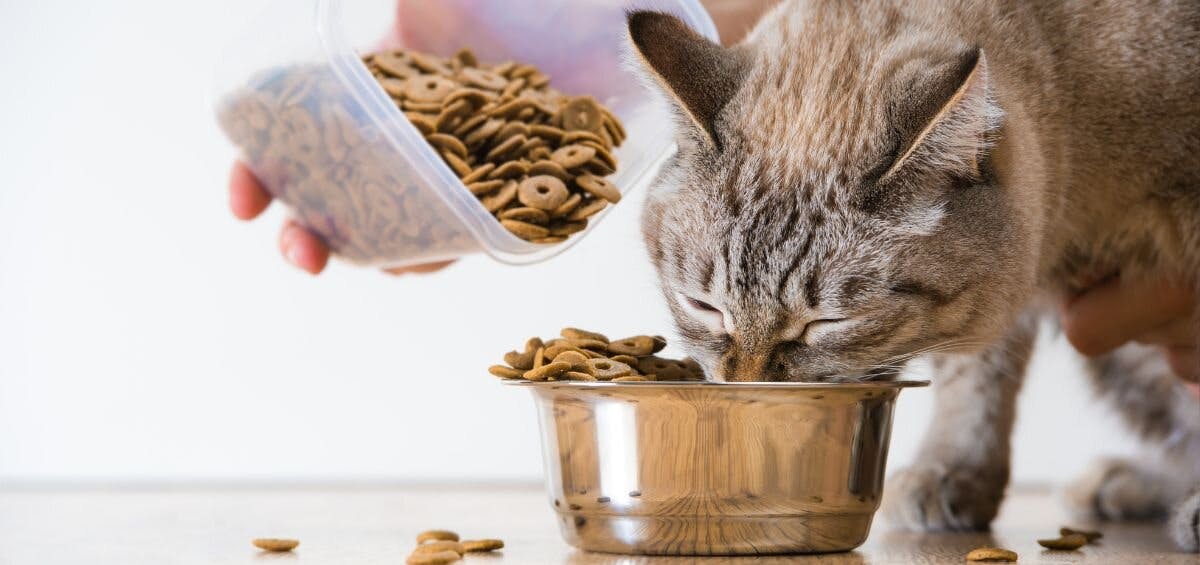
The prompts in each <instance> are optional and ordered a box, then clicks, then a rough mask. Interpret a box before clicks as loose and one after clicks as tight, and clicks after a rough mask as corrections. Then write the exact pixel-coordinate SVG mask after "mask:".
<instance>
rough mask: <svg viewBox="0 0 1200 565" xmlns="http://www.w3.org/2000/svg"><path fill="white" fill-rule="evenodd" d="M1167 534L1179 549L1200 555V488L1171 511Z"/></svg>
mask: <svg viewBox="0 0 1200 565" xmlns="http://www.w3.org/2000/svg"><path fill="white" fill-rule="evenodd" d="M1167 533H1169V534H1170V535H1171V539H1173V540H1175V544H1176V545H1178V546H1179V549H1182V550H1184V551H1190V552H1192V553H1200V487H1197V488H1196V489H1195V490H1193V491H1192V492H1191V494H1189V495H1187V497H1186V498H1184V499H1183V502H1181V503H1179V505H1177V506H1176V507H1175V508H1174V509H1173V510H1171V517H1170V519H1169V521H1168V522H1167Z"/></svg>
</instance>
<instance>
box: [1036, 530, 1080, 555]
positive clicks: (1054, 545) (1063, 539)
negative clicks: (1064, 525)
mask: <svg viewBox="0 0 1200 565" xmlns="http://www.w3.org/2000/svg"><path fill="white" fill-rule="evenodd" d="M1037 542H1038V545H1040V546H1042V547H1044V548H1046V549H1058V550H1064V551H1073V550H1076V549H1079V548H1081V547H1083V546H1085V545H1087V542H1088V539H1087V537H1086V536H1084V535H1083V534H1066V535H1063V536H1060V537H1058V538H1055V539H1040V540H1037Z"/></svg>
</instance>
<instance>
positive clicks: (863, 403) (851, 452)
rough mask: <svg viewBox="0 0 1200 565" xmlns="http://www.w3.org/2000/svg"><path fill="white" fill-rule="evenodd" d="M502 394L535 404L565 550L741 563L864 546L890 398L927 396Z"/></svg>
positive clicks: (536, 388)
mask: <svg viewBox="0 0 1200 565" xmlns="http://www.w3.org/2000/svg"><path fill="white" fill-rule="evenodd" d="M512 384H514V385H515V386H523V387H527V388H529V389H530V390H531V391H532V392H533V394H534V398H535V402H536V404H537V408H538V417H539V420H540V422H541V430H542V453H543V456H544V459H545V465H546V480H547V488H548V490H549V494H550V497H551V499H552V502H553V505H554V509H555V511H556V512H557V513H558V518H559V524H560V526H561V529H562V533H563V537H564V538H566V540H567V542H568V543H570V544H571V545H574V546H576V547H578V548H580V549H585V550H590V551H604V552H611V553H633V554H648V555H741V554H767V553H818V552H831V551H847V550H850V549H853V548H855V547H857V546H858V545H859V544H861V543H862V542H863V540H865V539H866V537H867V533H868V531H869V530H870V527H871V518H872V516H873V515H874V513H875V510H876V509H878V508H879V499H880V495H881V494H882V492H883V475H884V468H885V465H886V461H887V450H888V439H889V437H890V434H891V427H892V409H893V407H894V406H895V402H896V397H897V395H899V393H900V389H902V388H906V387H919V386H926V385H928V384H929V383H928V382H927V381H892V382H878V383H854V384H820V383H694V382H693V383H654V382H650V383H579V382H541V383H530V382H513V383H512Z"/></svg>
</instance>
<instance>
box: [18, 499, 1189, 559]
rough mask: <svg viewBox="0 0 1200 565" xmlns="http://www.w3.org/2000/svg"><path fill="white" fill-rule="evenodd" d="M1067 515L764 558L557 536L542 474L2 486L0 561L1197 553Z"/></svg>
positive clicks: (1013, 513)
mask: <svg viewBox="0 0 1200 565" xmlns="http://www.w3.org/2000/svg"><path fill="white" fill-rule="evenodd" d="M1063 522H1064V520H1063V518H1062V515H1061V512H1060V510H1059V506H1058V504H1057V503H1056V502H1055V501H1054V500H1053V498H1052V497H1050V496H1048V495H1047V494H1045V493H1041V492H1032V491H1025V492H1016V493H1015V494H1013V495H1012V496H1010V498H1009V500H1008V502H1007V503H1006V504H1005V507H1004V509H1003V511H1002V513H1001V516H1000V518H999V519H998V522H997V523H996V526H995V528H994V532H993V533H992V534H936V535H917V534H911V533H903V532H895V531H889V530H888V529H887V528H886V526H885V525H882V524H880V525H877V526H876V527H875V528H874V530H873V531H872V533H871V537H870V539H869V540H868V541H867V543H866V544H865V545H863V546H862V547H860V548H859V549H858V550H856V551H854V552H851V553H843V554H836V555H824V556H788V557H760V558H752V557H751V558H710V559H699V558H646V557H631V556H619V555H605V554H592V553H585V552H580V551H577V550H574V549H572V548H571V547H569V546H567V545H566V544H565V543H563V541H562V540H561V539H560V538H559V535H558V531H557V530H556V525H555V521H554V518H553V515H552V514H551V511H550V507H549V505H548V504H547V502H546V499H545V496H544V495H543V494H542V491H541V489H540V488H536V487H532V486H531V487H512V486H509V487H495V488H485V487H406V488H358V489H356V488H336V489H332V488H324V489H300V488H297V489H275V490H270V489H268V490H263V489H121V490H107V491H106V490H88V489H78V490H49V489H11V488H10V489H7V490H0V564H3V565H55V564H60V563H61V564H68V563H69V564H73V565H74V564H89V565H101V564H110V563H111V564H123V565H124V564H138V563H151V564H184V565H187V564H255V565H264V564H278V565H284V564H296V565H300V564H321V565H325V564H331V565H336V564H354V565H372V564H388V565H396V564H400V563H403V562H404V558H405V556H406V555H407V554H408V552H409V551H410V550H411V549H412V547H413V545H414V544H413V536H414V535H415V534H416V533H417V532H418V531H420V530H423V529H428V528H449V529H453V530H456V531H458V532H460V533H461V534H463V535H464V536H466V537H498V538H502V539H503V540H504V541H505V542H506V543H507V544H508V546H507V547H506V548H505V549H504V551H503V552H502V553H500V554H497V555H495V556H471V557H468V558H467V559H466V560H465V561H463V562H462V563H466V564H470V563H476V564H481V565H482V564H489V565H490V564H495V565H500V564H510V563H520V564H530V565H541V564H559V563H567V564H610V563H611V564H621V565H634V564H638V565H642V564H656V563H671V564H681V563H693V562H702V563H712V564H718V563H719V564H733V563H755V564H770V563H784V562H787V563H797V562H798V563H807V562H821V563H856V564H857V563H963V562H964V561H963V556H964V555H965V554H966V553H967V551H969V550H970V549H972V548H974V547H977V546H980V545H985V544H988V545H999V546H1003V547H1007V548H1009V549H1012V550H1014V551H1016V552H1017V553H1019V554H1020V556H1021V558H1020V562H1021V563H1089V564H1090V563H1121V564H1142V563H1188V564H1191V565H1196V564H1197V563H1200V557H1197V556H1195V555H1184V554H1179V553H1175V552H1174V550H1173V548H1172V546H1171V544H1170V542H1169V541H1168V540H1167V538H1166V537H1165V535H1164V534H1163V532H1162V529H1161V528H1160V527H1159V526H1158V525H1155V524H1124V525H1105V526H1103V527H1102V529H1103V531H1104V533H1105V537H1104V540H1103V543H1101V544H1099V545H1093V546H1087V547H1085V548H1084V549H1083V550H1081V551H1078V552H1048V551H1043V550H1042V549H1041V548H1040V547H1038V546H1037V545H1036V543H1035V541H1034V540H1035V539H1037V538H1038V537H1051V536H1054V535H1056V533H1057V529H1058V527H1059V526H1060V525H1062V524H1063ZM255 537H294V538H298V539H300V540H301V545H300V547H299V548H298V549H297V550H296V552H295V553H293V554H265V553H260V552H259V551H258V550H256V549H255V548H253V547H252V546H251V545H250V539H251V538H255Z"/></svg>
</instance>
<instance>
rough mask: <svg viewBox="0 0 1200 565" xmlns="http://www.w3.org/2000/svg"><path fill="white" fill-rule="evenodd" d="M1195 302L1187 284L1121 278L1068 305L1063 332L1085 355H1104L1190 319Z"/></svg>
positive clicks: (1065, 311)
mask: <svg viewBox="0 0 1200 565" xmlns="http://www.w3.org/2000/svg"><path fill="white" fill-rule="evenodd" d="M1193 300H1194V298H1193V293H1192V290H1191V289H1190V288H1189V287H1187V286H1186V285H1183V284H1176V283H1172V282H1163V281H1154V282H1137V283H1128V282H1126V281H1124V280H1122V279H1120V278H1117V279H1114V280H1111V281H1109V282H1107V283H1105V284H1103V285H1101V286H1099V287H1096V288H1094V289H1092V290H1089V291H1087V292H1085V293H1084V294H1082V295H1080V296H1079V297H1078V298H1076V299H1075V300H1073V301H1071V302H1070V303H1069V304H1067V305H1066V308H1065V310H1064V312H1063V315H1062V326H1063V331H1064V332H1065V333H1066V335H1067V340H1068V341H1070V342H1071V345H1073V346H1075V349H1078V350H1079V351H1080V352H1081V353H1083V354H1084V355H1088V356H1095V355H1101V354H1104V353H1107V352H1109V351H1112V350H1113V349H1116V348H1117V347H1119V346H1120V345H1122V344H1124V343H1126V342H1129V341H1132V340H1135V339H1137V338H1138V337H1139V336H1141V335H1143V334H1146V333H1147V332H1149V331H1151V330H1154V329H1156V328H1159V327H1165V326H1167V325H1168V324H1173V323H1174V321H1175V320H1176V319H1177V318H1188V317H1189V316H1190V314H1191V311H1192V308H1194V306H1195V305H1194V304H1193Z"/></svg>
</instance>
